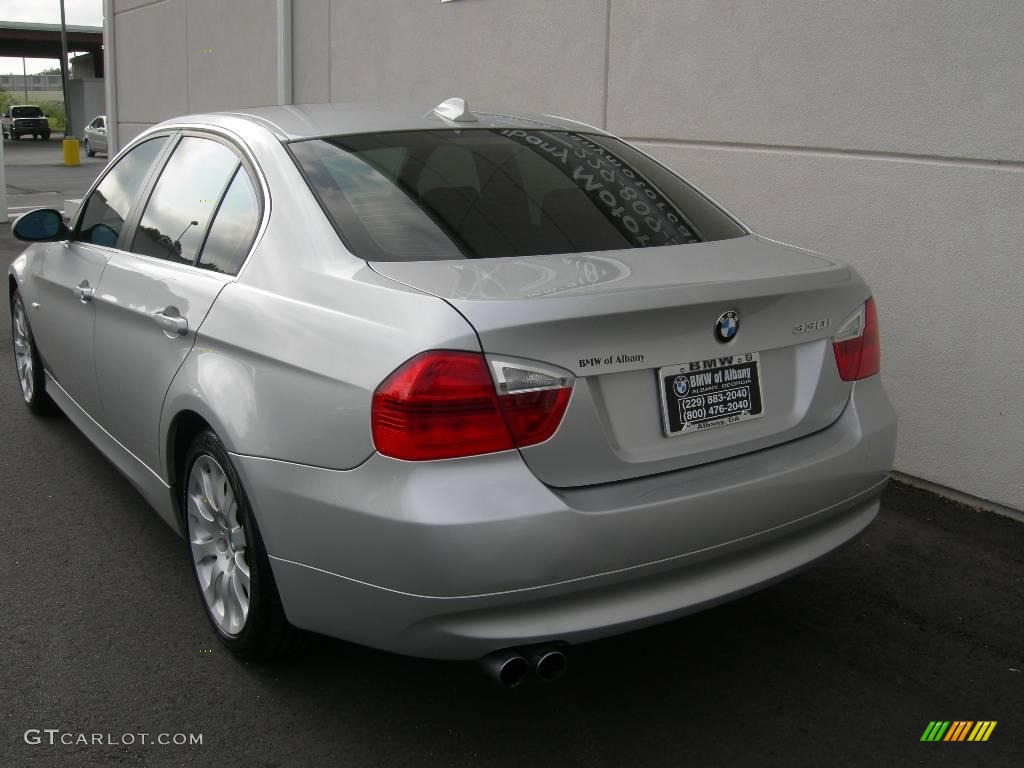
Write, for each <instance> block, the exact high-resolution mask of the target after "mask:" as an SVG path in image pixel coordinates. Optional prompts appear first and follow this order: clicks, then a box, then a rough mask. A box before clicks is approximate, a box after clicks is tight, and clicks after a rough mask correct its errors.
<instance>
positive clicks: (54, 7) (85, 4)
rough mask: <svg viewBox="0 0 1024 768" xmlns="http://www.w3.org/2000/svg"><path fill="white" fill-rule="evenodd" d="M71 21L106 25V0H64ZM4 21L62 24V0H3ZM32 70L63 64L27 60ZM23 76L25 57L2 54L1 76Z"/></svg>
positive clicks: (1, 14)
mask: <svg viewBox="0 0 1024 768" xmlns="http://www.w3.org/2000/svg"><path fill="white" fill-rule="evenodd" d="M64 15H65V21H67V23H68V24H83V25H86V26H91V27H101V26H103V0H64ZM0 20H3V21H37V22H40V23H43V24H60V0H27V2H26V0H0ZM25 66H26V69H27V70H28V73H29V74H30V75H31V74H32V73H33V72H41V71H42V70H44V69H49V68H50V67H56V66H59V62H58V61H57V59H25ZM12 74H13V75H20V74H21V59H13V58H10V57H7V56H0V75H12Z"/></svg>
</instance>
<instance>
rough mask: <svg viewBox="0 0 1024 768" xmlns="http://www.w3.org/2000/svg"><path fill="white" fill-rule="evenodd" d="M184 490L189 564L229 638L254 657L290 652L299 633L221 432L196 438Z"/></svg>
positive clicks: (214, 621)
mask: <svg viewBox="0 0 1024 768" xmlns="http://www.w3.org/2000/svg"><path fill="white" fill-rule="evenodd" d="M180 493H181V497H180V498H181V509H182V510H183V518H184V520H183V522H184V528H185V551H186V553H187V555H188V562H189V566H190V567H191V569H192V575H193V580H194V581H195V585H196V590H197V592H198V594H199V600H200V603H201V605H202V606H203V610H204V611H205V613H206V618H207V619H208V620H209V622H210V626H211V627H213V630H214V632H216V633H217V636H218V637H219V638H220V641H221V643H223V644H224V646H225V647H226V648H227V649H228V650H229V651H231V652H232V653H233V654H235V655H236V656H238V657H239V658H242V659H246V660H248V661H265V660H268V659H271V658H274V657H276V656H280V655H282V654H284V653H285V652H287V651H288V650H290V649H291V647H292V646H293V645H294V642H295V639H296V638H297V636H298V634H299V632H298V630H296V629H295V628H294V627H292V626H291V625H290V624H289V623H288V620H287V618H286V617H285V613H284V608H283V607H282V605H281V598H280V596H279V595H278V592H277V585H276V584H275V583H274V574H273V572H272V571H271V569H270V558H268V557H267V552H266V550H265V548H264V547H263V539H262V538H261V536H260V533H259V529H258V528H257V527H256V520H255V518H254V517H253V514H252V507H251V506H250V504H249V500H248V497H247V496H246V495H245V489H244V488H243V487H242V482H241V480H240V479H239V477H238V475H237V473H236V472H235V469H234V467H233V466H232V464H231V459H230V458H229V457H228V454H227V451H226V450H225V449H224V446H223V444H222V443H221V441H220V440H219V439H218V438H217V436H216V435H215V434H214V433H213V432H211V431H209V430H207V431H205V432H202V433H201V434H199V435H198V436H197V437H196V439H195V440H193V441H192V445H191V446H190V447H189V449H188V454H187V455H186V459H185V473H184V475H183V482H182V483H181V489H180ZM246 570H248V575H246ZM245 600H247V601H248V602H247V605H245V607H243V603H244V602H245ZM218 603H219V605H218Z"/></svg>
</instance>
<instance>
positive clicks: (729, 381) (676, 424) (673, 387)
mask: <svg viewBox="0 0 1024 768" xmlns="http://www.w3.org/2000/svg"><path fill="white" fill-rule="evenodd" d="M677 379H685V380H686V383H685V384H681V385H677V384H676V380H677ZM763 383H764V382H763V371H762V369H761V354H760V353H759V352H743V353H740V354H738V355H718V356H716V357H714V358H708V359H706V360H694V361H691V362H687V363H681V364H680V365H668V366H665V367H663V368H659V369H658V391H659V393H660V399H661V423H662V429H663V431H664V433H665V436H666V437H682V436H684V435H693V434H696V433H698V432H706V431H708V430H711V429H717V428H718V427H726V426H731V425H733V424H740V423H743V422H744V421H751V420H753V419H759V418H761V417H762V416H764V415H765V407H764V388H763ZM672 409H674V410H672ZM701 409H703V411H704V413H705V415H704V416H703V417H700V418H688V416H687V414H689V415H690V416H692V415H693V414H695V413H696V412H697V411H698V410H701ZM711 409H714V410H713V411H711Z"/></svg>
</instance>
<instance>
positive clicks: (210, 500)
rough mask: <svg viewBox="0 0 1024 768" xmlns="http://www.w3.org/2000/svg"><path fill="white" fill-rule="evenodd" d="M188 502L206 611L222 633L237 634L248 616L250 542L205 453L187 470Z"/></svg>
mask: <svg viewBox="0 0 1024 768" xmlns="http://www.w3.org/2000/svg"><path fill="white" fill-rule="evenodd" d="M186 487H187V495H186V504H187V508H188V536H189V543H190V546H191V550H192V562H193V567H194V568H195V571H196V577H197V578H198V581H199V587H200V591H201V592H202V593H203V599H204V600H205V601H206V607H207V609H208V610H209V612H210V616H211V617H212V618H213V620H214V623H215V624H216V625H217V627H218V629H220V631H221V632H223V633H224V634H225V635H229V636H233V635H237V634H239V633H240V632H241V631H242V629H243V628H244V627H245V622H246V619H247V618H248V616H249V602H250V570H249V563H248V560H247V559H246V557H247V553H248V544H247V538H246V534H245V529H244V527H243V525H242V520H241V519H240V517H239V512H240V510H239V506H238V499H237V498H235V493H234V491H233V490H232V488H231V483H230V482H229V481H228V477H227V474H226V473H225V472H224V469H223V468H222V467H221V465H220V464H218V463H217V461H216V459H214V458H213V457H212V456H210V455H209V454H205V453H204V454H202V455H201V456H199V458H197V459H196V460H195V462H194V463H193V464H192V469H191V471H190V472H189V478H188V485H187V486H186Z"/></svg>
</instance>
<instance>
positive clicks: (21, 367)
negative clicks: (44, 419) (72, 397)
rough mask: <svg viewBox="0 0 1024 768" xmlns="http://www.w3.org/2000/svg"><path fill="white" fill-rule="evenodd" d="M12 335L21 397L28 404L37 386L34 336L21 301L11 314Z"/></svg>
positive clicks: (17, 302) (15, 304)
mask: <svg viewBox="0 0 1024 768" xmlns="http://www.w3.org/2000/svg"><path fill="white" fill-rule="evenodd" d="M11 320H12V321H13V322H12V323H11V334H12V336H13V337H14V363H15V365H16V366H17V368H18V383H19V384H20V385H21V395H22V397H24V398H25V402H26V403H31V402H32V395H34V394H35V384H34V383H33V382H34V380H33V378H32V374H33V365H32V336H31V335H30V334H29V332H28V319H27V318H26V317H25V307H24V305H23V304H22V303H21V299H16V300H15V302H14V311H13V312H12V313H11Z"/></svg>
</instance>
